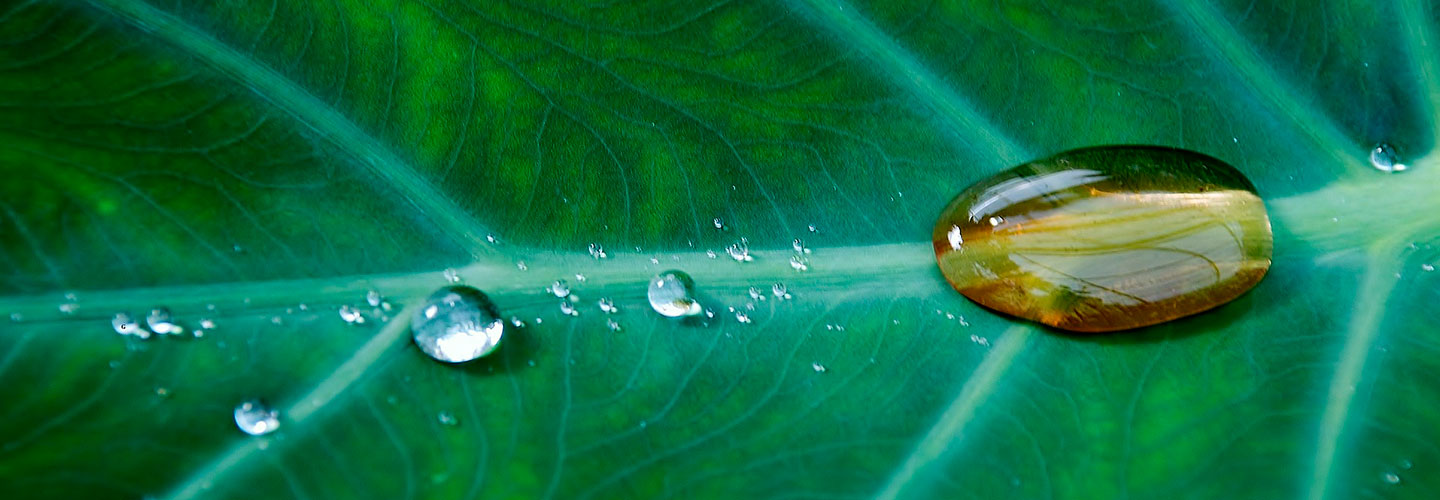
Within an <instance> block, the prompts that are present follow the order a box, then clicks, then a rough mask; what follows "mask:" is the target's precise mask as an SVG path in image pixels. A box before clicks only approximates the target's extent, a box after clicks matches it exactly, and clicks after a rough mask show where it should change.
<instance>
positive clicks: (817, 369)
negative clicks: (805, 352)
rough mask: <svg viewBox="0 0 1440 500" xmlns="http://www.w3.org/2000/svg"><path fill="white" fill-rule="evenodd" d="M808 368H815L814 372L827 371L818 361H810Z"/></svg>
mask: <svg viewBox="0 0 1440 500" xmlns="http://www.w3.org/2000/svg"><path fill="white" fill-rule="evenodd" d="M810 369H812V370H815V373H825V372H826V371H827V369H826V368H825V365H822V364H820V362H819V361H816V362H814V363H810Z"/></svg>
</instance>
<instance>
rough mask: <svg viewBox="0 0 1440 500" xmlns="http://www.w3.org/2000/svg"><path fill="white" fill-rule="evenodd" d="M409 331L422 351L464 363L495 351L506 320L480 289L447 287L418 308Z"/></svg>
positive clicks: (436, 357) (439, 357) (448, 361)
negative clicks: (501, 317)
mask: <svg viewBox="0 0 1440 500" xmlns="http://www.w3.org/2000/svg"><path fill="white" fill-rule="evenodd" d="M410 331H411V334H412V336H413V338H414V340H415V345H416V346H419V347H420V350H421V351H424V352H425V354H427V355H429V356H430V357H432V358H435V359H437V360H439V361H444V362H446V363H461V362H465V361H470V360H472V359H475V358H479V357H481V356H484V355H486V354H490V353H491V352H493V351H495V349H496V348H497V347H499V345H500V339H501V336H502V335H503V334H504V333H505V321H504V320H501V319H500V314H499V313H497V312H496V311H495V304H494V303H492V302H490V298H489V297H487V296H485V294H484V293H483V292H481V291H480V290H476V289H475V288H473V287H468V286H447V287H444V288H441V289H439V290H436V291H435V293H432V294H430V296H429V297H427V298H426V299H425V305H424V307H421V308H420V309H419V310H416V311H415V316H414V317H413V318H411V320H410Z"/></svg>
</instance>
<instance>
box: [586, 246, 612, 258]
mask: <svg viewBox="0 0 1440 500" xmlns="http://www.w3.org/2000/svg"><path fill="white" fill-rule="evenodd" d="M590 256H591V257H594V258H595V259H596V260H599V259H604V258H606V257H609V256H610V255H609V254H607V253H605V247H603V246H600V244H599V243H591V244H590Z"/></svg>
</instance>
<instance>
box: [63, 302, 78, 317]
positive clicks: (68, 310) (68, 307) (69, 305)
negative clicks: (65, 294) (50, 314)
mask: <svg viewBox="0 0 1440 500" xmlns="http://www.w3.org/2000/svg"><path fill="white" fill-rule="evenodd" d="M79 308H80V306H79V305H78V304H75V303H74V302H66V303H64V304H60V312H62V313H64V314H75V311H76V310H77V309H79Z"/></svg>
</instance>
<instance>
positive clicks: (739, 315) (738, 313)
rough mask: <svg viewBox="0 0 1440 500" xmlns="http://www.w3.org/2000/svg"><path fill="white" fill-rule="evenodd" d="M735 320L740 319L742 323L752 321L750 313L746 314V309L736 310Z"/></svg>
mask: <svg viewBox="0 0 1440 500" xmlns="http://www.w3.org/2000/svg"><path fill="white" fill-rule="evenodd" d="M735 321H739V322H741V323H746V324H749V323H750V315H749V314H745V312H744V311H736V312H735Z"/></svg>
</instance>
